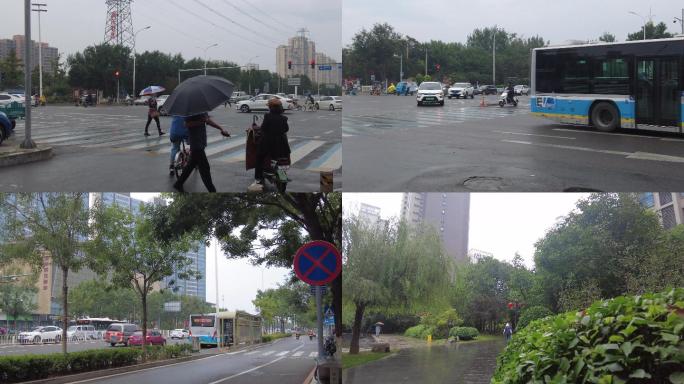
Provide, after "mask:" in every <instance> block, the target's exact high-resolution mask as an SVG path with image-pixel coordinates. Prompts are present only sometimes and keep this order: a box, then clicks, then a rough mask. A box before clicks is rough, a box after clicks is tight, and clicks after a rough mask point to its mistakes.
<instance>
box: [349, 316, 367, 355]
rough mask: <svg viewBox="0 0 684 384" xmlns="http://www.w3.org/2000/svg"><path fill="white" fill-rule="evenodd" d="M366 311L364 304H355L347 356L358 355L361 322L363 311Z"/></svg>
mask: <svg viewBox="0 0 684 384" xmlns="http://www.w3.org/2000/svg"><path fill="white" fill-rule="evenodd" d="M365 309H366V304H356V310H355V311H354V325H352V339H351V345H350V346H349V354H351V355H356V354H358V353H359V337H360V336H361V321H363V311H364V310H365Z"/></svg>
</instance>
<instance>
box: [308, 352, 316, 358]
mask: <svg viewBox="0 0 684 384" xmlns="http://www.w3.org/2000/svg"><path fill="white" fill-rule="evenodd" d="M317 355H318V352H311V353H309V357H316V356H317Z"/></svg>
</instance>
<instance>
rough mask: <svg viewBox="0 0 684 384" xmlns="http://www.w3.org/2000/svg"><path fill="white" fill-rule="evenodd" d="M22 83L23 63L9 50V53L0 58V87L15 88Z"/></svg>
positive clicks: (21, 85)
mask: <svg viewBox="0 0 684 384" xmlns="http://www.w3.org/2000/svg"><path fill="white" fill-rule="evenodd" d="M23 84H24V65H23V64H22V62H21V60H20V59H19V58H17V56H16V53H15V52H14V51H13V50H10V52H9V55H8V56H7V57H6V58H5V59H4V60H0V85H1V87H0V88H5V89H8V88H17V87H22V88H23Z"/></svg>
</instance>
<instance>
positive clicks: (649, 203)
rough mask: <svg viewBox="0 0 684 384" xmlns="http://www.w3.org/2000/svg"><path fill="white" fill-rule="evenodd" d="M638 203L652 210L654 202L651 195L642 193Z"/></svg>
mask: <svg viewBox="0 0 684 384" xmlns="http://www.w3.org/2000/svg"><path fill="white" fill-rule="evenodd" d="M639 202H640V203H641V205H643V206H644V207H646V208H653V206H654V205H655V200H654V199H653V193H650V192H648V193H642V194H641V195H640V196H639Z"/></svg>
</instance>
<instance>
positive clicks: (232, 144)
mask: <svg viewBox="0 0 684 384" xmlns="http://www.w3.org/2000/svg"><path fill="white" fill-rule="evenodd" d="M242 145H245V142H244V141H243V140H236V138H235V137H234V138H233V139H232V140H230V141H228V142H226V143H225V144H221V145H214V146H211V147H208V149H206V150H205V153H206V154H207V157H211V156H214V155H217V154H219V153H221V152H223V151H226V150H229V149H233V148H236V147H239V146H242Z"/></svg>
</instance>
